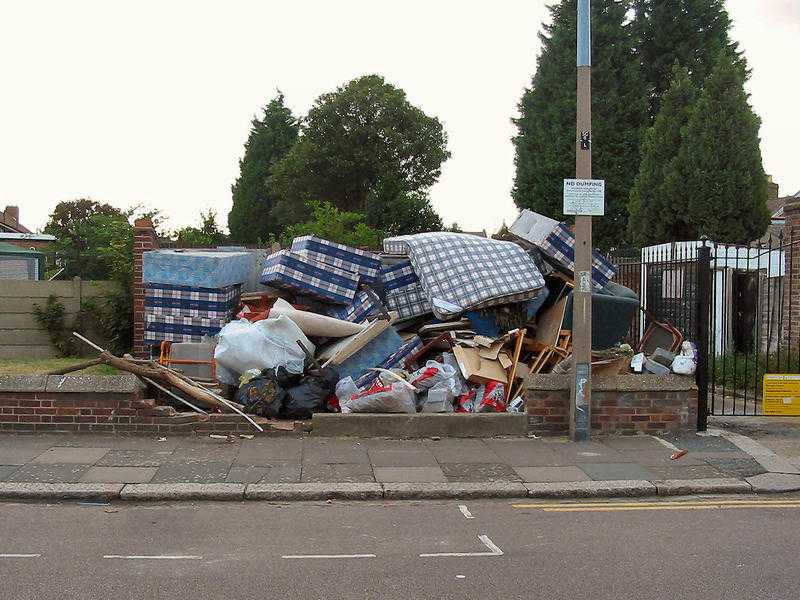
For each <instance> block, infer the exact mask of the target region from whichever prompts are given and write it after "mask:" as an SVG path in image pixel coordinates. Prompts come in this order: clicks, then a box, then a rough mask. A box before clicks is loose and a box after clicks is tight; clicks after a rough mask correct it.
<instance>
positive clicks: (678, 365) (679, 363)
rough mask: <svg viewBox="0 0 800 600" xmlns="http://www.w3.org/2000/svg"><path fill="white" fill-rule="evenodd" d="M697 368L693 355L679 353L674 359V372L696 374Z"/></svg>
mask: <svg viewBox="0 0 800 600" xmlns="http://www.w3.org/2000/svg"><path fill="white" fill-rule="evenodd" d="M696 369H697V363H696V362H694V359H693V358H692V357H691V356H684V355H682V354H679V355H678V356H676V357H675V360H673V361H672V372H673V373H677V374H678V375H694V372H695V370H696Z"/></svg>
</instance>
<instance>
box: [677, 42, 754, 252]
mask: <svg viewBox="0 0 800 600" xmlns="http://www.w3.org/2000/svg"><path fill="white" fill-rule="evenodd" d="M745 77H746V74H745V72H744V69H743V68H742V66H741V65H740V64H737V63H736V62H735V61H732V60H731V58H730V55H729V54H728V53H725V52H723V53H721V54H720V56H719V58H718V60H717V62H716V65H715V66H714V69H713V71H712V72H711V74H710V75H709V77H708V79H707V80H706V83H705V87H704V89H703V92H702V94H701V95H700V98H699V100H698V101H697V103H696V104H695V108H694V111H693V113H692V116H691V118H690V119H689V123H688V124H687V126H686V129H685V132H684V135H683V143H682V144H681V148H680V152H679V153H678V159H677V161H676V166H675V169H674V170H673V171H672V172H671V174H670V176H671V177H673V178H674V181H667V185H673V186H683V187H684V188H685V189H686V190H687V192H688V194H689V203H688V223H689V224H691V225H692V226H693V227H694V232H693V236H692V237H694V238H695V239H697V238H699V237H701V236H707V237H708V238H710V239H712V240H715V241H719V242H736V243H746V242H750V241H752V240H755V239H757V238H759V237H760V236H762V235H763V234H764V232H765V231H766V230H767V227H768V226H769V211H768V210H767V178H766V176H765V174H764V167H763V164H762V162H761V149H760V139H759V137H758V131H759V127H760V125H761V120H760V119H759V118H758V116H757V115H756V114H755V113H754V112H753V109H752V108H751V107H750V104H749V102H748V98H749V96H748V94H747V92H745V90H744V82H745Z"/></svg>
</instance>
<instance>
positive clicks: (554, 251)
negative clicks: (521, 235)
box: [538, 223, 617, 289]
mask: <svg viewBox="0 0 800 600" xmlns="http://www.w3.org/2000/svg"><path fill="white" fill-rule="evenodd" d="M538 246H539V249H540V250H541V251H542V253H543V254H544V256H545V258H548V259H550V260H551V261H552V262H554V263H555V264H556V265H557V266H558V267H560V268H562V269H565V270H566V271H568V272H569V273H574V271H575V235H574V234H573V233H572V231H571V230H570V228H569V226H568V225H567V224H566V223H559V224H558V225H557V226H556V227H555V228H554V229H553V231H551V232H550V234H549V235H548V236H547V237H546V238H545V239H544V240H543V241H542V242H540V243H539V244H538ZM616 272H617V269H616V268H615V267H614V265H613V264H612V263H611V261H610V260H608V259H607V258H606V257H605V256H603V255H602V254H600V253H599V252H596V251H593V252H592V283H593V284H594V287H595V288H596V289H600V288H602V287H603V286H604V285H605V284H607V283H608V281H609V280H610V279H611V278H612V277H614V275H615V274H616Z"/></svg>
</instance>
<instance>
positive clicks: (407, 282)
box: [381, 260, 433, 321]
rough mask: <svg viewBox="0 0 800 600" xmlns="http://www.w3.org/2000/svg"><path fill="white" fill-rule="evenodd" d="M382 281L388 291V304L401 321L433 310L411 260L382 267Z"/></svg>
mask: <svg viewBox="0 0 800 600" xmlns="http://www.w3.org/2000/svg"><path fill="white" fill-rule="evenodd" d="M381 282H382V283H383V289H384V291H385V292H386V306H387V308H388V309H389V310H392V311H395V312H397V314H398V320H399V321H405V320H408V319H413V318H414V317H419V316H421V315H427V314H428V313H430V312H432V310H433V309H432V307H431V303H430V302H429V301H428V299H427V297H426V296H425V290H423V289H422V285H420V282H419V279H418V278H417V274H416V273H414V267H412V266H411V261H410V260H405V261H402V262H399V263H397V264H396V265H392V266H388V267H383V268H382V269H381Z"/></svg>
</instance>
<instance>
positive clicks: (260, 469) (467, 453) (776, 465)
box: [0, 430, 800, 500]
mask: <svg viewBox="0 0 800 600" xmlns="http://www.w3.org/2000/svg"><path fill="white" fill-rule="evenodd" d="M678 449H686V450H688V453H687V454H686V455H685V456H683V457H682V458H679V459H677V460H672V459H671V455H672V454H673V452H675V451H676V450H678ZM797 456H800V454H798V455H797ZM791 461H795V462H791ZM794 489H800V461H797V457H796V456H795V457H791V458H790V459H784V458H783V457H782V456H780V455H778V454H776V453H774V452H773V451H772V450H770V449H769V448H768V447H766V446H764V445H762V444H759V443H758V442H757V441H756V440H754V439H752V438H750V437H747V436H744V435H742V434H740V433H738V432H731V431H724V430H716V431H712V435H697V434H694V433H691V434H684V435H678V436H668V437H653V436H635V437H605V438H595V439H593V440H592V441H590V442H588V443H584V444H578V443H571V442H568V441H567V440H566V439H564V438H541V439H538V438H537V439H534V438H485V439H455V438H446V439H422V440H399V439H383V438H323V437H314V436H305V437H256V438H253V439H243V438H241V437H232V438H229V439H228V440H226V439H216V438H211V437H188V436H187V437H171V438H161V439H153V438H144V437H122V436H103V435H86V434H61V435H53V434H39V435H14V434H2V435H0V498H6V499H14V498H29V499H45V500H46V499H57V498H79V497H83V498H92V497H103V498H125V499H130V500H148V499H149V500H164V499H173V500H174V499H232V500H237V499H245V498H247V499H253V500H257V499H259V500H281V499H285V500H289V499H299V500H314V499H324V498H349V499H374V498H395V499H397V498H451V497H471V498H476V497H523V496H537V497H592V496H605V497H614V496H647V495H678V494H685V493H742V492H751V491H755V492H770V491H792V490H794Z"/></svg>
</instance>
